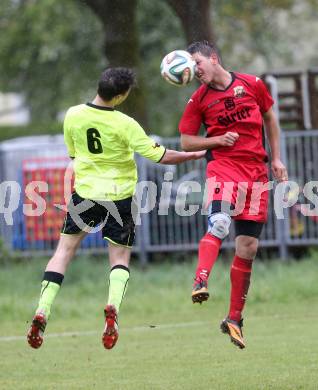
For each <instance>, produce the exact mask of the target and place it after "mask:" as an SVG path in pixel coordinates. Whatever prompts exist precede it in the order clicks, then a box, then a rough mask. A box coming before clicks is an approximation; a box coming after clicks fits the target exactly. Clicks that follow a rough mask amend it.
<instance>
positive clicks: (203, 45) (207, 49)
mask: <svg viewBox="0 0 318 390" xmlns="http://www.w3.org/2000/svg"><path fill="white" fill-rule="evenodd" d="M187 51H188V52H189V53H190V54H191V55H192V54H194V53H201V54H202V55H203V56H204V57H207V58H208V57H211V55H212V54H216V55H217V57H218V59H219V62H221V59H220V55H219V52H218V49H217V48H216V47H215V46H214V45H212V43H210V42H208V41H199V42H193V43H191V45H189V46H188V48H187Z"/></svg>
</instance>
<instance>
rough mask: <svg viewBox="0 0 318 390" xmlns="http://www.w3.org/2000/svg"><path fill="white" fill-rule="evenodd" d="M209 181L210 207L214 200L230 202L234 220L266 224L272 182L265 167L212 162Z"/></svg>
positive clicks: (231, 161)
mask: <svg viewBox="0 0 318 390" xmlns="http://www.w3.org/2000/svg"><path fill="white" fill-rule="evenodd" d="M207 178H208V181H207V186H208V187H207V188H208V196H207V201H208V205H209V204H210V203H211V202H212V201H213V200H221V201H224V202H228V203H231V204H232V205H233V206H234V209H233V210H232V212H231V216H232V217H233V219H236V220H249V221H255V222H266V220H267V208H268V191H269V186H268V183H269V182H268V168H267V165H266V164H265V163H263V162H257V161H250V160H247V161H243V160H239V161H238V160H233V159H219V160H212V161H210V162H209V163H208V166H207ZM233 206H232V207H233Z"/></svg>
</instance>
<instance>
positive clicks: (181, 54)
mask: <svg viewBox="0 0 318 390" xmlns="http://www.w3.org/2000/svg"><path fill="white" fill-rule="evenodd" d="M160 71H161V76H162V77H163V78H164V79H165V80H166V81H168V83H170V84H173V85H176V86H179V87H181V86H184V85H187V84H189V83H190V81H192V80H193V77H194V75H195V62H194V61H193V59H192V57H191V55H190V54H189V53H188V52H187V51H185V50H174V51H172V52H171V53H169V54H167V55H166V56H165V57H164V58H163V60H162V61H161V65H160Z"/></svg>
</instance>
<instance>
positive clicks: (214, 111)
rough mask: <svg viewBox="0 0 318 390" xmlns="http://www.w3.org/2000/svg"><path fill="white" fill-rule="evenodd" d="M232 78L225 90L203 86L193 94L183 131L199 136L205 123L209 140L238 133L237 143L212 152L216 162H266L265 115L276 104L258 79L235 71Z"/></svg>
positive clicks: (181, 122) (180, 126) (183, 120)
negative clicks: (226, 160)
mask: <svg viewBox="0 0 318 390" xmlns="http://www.w3.org/2000/svg"><path fill="white" fill-rule="evenodd" d="M231 76H232V82H231V84H230V85H229V86H228V87H227V88H226V89H224V90H220V89H216V88H213V87H211V86H208V85H206V84H203V85H201V86H200V87H199V88H198V89H197V90H196V91H195V92H194V93H193V95H192V96H191V98H190V100H189V102H188V104H187V106H186V108H185V111H184V113H183V115H182V118H181V121H180V124H179V131H180V133H182V134H188V135H198V133H199V130H200V127H201V124H202V123H203V124H204V126H205V127H206V131H207V137H214V136H219V135H223V134H225V133H226V132H228V131H232V132H236V133H238V134H239V138H238V140H237V141H236V142H235V144H234V145H233V146H225V147H218V148H216V149H213V150H211V152H212V159H220V158H236V159H242V160H243V159H248V160H256V161H264V160H266V159H267V154H266V151H265V148H264V142H263V117H262V115H263V114H264V113H265V112H267V111H268V110H269V109H270V108H271V106H272V105H273V103H274V101H273V99H272V97H271V96H270V94H269V92H268V90H267V88H266V86H265V84H264V83H263V81H262V80H261V79H259V78H258V77H256V76H252V75H248V74H241V73H233V72H231Z"/></svg>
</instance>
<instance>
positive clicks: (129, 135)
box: [124, 119, 166, 162]
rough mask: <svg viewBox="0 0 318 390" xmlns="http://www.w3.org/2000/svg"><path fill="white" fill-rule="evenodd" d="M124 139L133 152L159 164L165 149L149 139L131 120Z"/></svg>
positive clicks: (137, 124) (136, 123)
mask: <svg viewBox="0 0 318 390" xmlns="http://www.w3.org/2000/svg"><path fill="white" fill-rule="evenodd" d="M124 137H125V138H126V140H127V142H128V144H129V146H130V147H131V149H132V150H133V151H134V152H136V153H138V154H140V155H141V156H143V157H145V158H148V159H149V160H151V161H154V162H159V161H160V160H161V159H162V157H163V156H164V154H165V152H166V149H165V148H164V147H163V146H161V145H159V144H158V143H157V142H155V141H154V140H153V139H152V138H150V137H149V136H148V135H147V134H146V133H145V131H144V129H143V128H142V127H141V126H140V125H139V123H138V122H136V121H135V120H133V119H131V121H130V123H129V126H128V128H127V129H126V131H125V133H124Z"/></svg>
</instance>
